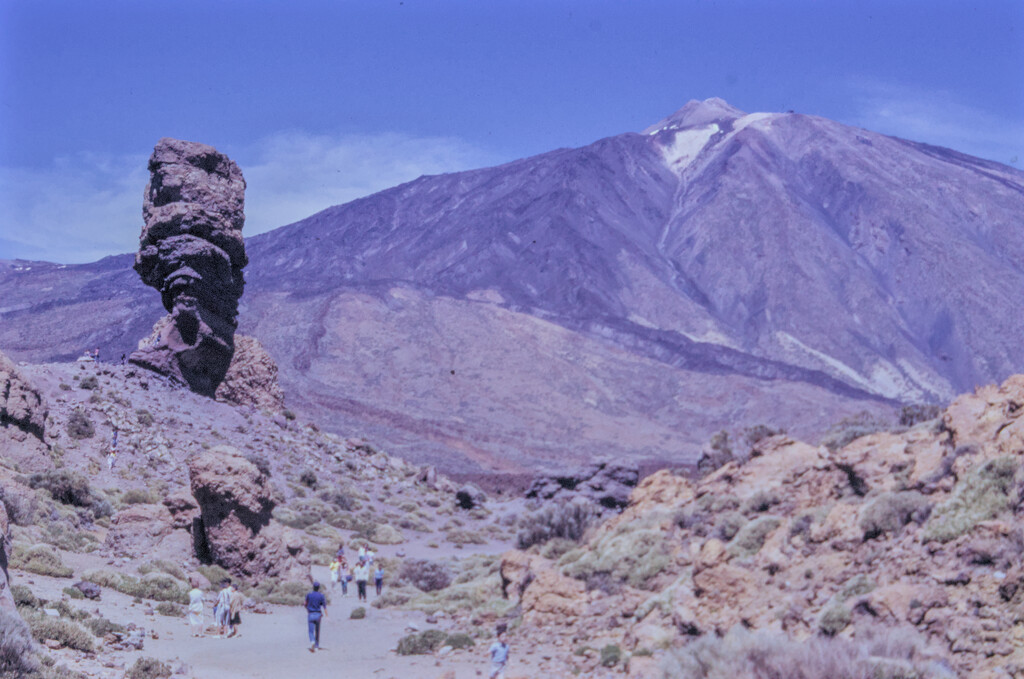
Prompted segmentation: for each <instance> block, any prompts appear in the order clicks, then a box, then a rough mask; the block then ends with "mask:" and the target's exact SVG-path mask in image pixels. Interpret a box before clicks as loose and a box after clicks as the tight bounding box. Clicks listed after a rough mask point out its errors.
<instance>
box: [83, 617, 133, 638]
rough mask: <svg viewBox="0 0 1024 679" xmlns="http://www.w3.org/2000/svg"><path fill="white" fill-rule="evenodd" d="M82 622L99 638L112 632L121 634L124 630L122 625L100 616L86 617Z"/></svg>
mask: <svg viewBox="0 0 1024 679" xmlns="http://www.w3.org/2000/svg"><path fill="white" fill-rule="evenodd" d="M82 624H83V625H84V626H85V627H87V628H88V629H89V631H90V632H92V633H93V635H94V636H96V637H99V638H101V639H102V638H103V637H105V636H106V635H107V634H110V633H112V632H117V633H118V634H123V633H124V631H125V627H124V625H119V624H117V623H116V622H113V621H111V620H107V619H106V618H104V617H102V616H99V617H95V618H87V619H86V620H83V621H82Z"/></svg>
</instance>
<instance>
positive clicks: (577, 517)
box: [516, 498, 601, 549]
mask: <svg viewBox="0 0 1024 679" xmlns="http://www.w3.org/2000/svg"><path fill="white" fill-rule="evenodd" d="M600 515H601V512H600V510H598V508H597V507H596V506H595V505H594V503H593V502H590V501H589V500H586V499H584V498H573V499H572V500H571V501H569V502H553V503H549V504H546V505H544V506H543V507H541V508H540V509H538V510H537V511H534V512H530V513H528V514H526V515H525V516H523V518H522V519H521V520H520V524H519V526H520V527H519V532H518V533H517V534H516V546H517V547H519V549H528V548H529V547H532V546H533V545H539V544H544V543H546V542H548V541H549V540H553V539H555V538H561V539H563V540H571V541H573V542H579V541H580V540H581V539H583V534H584V533H586V531H587V528H589V527H590V526H591V525H593V524H594V523H595V522H596V521H597V520H598V519H599V518H600Z"/></svg>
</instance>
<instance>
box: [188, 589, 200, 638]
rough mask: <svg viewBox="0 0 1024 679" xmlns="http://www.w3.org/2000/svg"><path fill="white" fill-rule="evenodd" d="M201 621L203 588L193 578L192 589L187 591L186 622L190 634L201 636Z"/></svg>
mask: <svg viewBox="0 0 1024 679" xmlns="http://www.w3.org/2000/svg"><path fill="white" fill-rule="evenodd" d="M203 622H204V621H203V590H201V589H199V586H198V585H197V584H196V581H195V580H193V582H192V589H190V590H189V592H188V624H189V627H191V628H192V636H194V637H201V636H203Z"/></svg>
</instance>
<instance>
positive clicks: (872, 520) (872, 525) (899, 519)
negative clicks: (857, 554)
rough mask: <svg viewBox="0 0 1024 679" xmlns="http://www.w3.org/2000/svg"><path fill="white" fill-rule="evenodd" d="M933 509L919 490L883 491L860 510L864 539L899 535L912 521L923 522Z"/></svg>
mask: <svg viewBox="0 0 1024 679" xmlns="http://www.w3.org/2000/svg"><path fill="white" fill-rule="evenodd" d="M930 511H931V503H930V502H928V499H927V498H926V497H925V496H924V495H922V494H921V493H918V492H917V491H901V492H896V493H881V494H880V495H878V496H877V497H875V498H874V499H872V500H871V501H870V502H868V503H867V504H866V505H865V506H864V508H863V509H861V512H860V528H861V530H863V531H864V539H865V540H869V539H872V538H876V537H879V536H882V535H899V533H900V531H902V530H903V527H904V526H906V525H907V524H908V523H910V522H911V521H916V522H917V523H922V522H923V521H924V520H925V519H926V518H927V517H928V514H929V512H930Z"/></svg>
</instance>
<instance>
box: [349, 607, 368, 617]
mask: <svg viewBox="0 0 1024 679" xmlns="http://www.w3.org/2000/svg"><path fill="white" fill-rule="evenodd" d="M348 617H349V618H350V619H352V620H362V619H363V618H365V617H366V609H365V608H363V607H362V606H357V607H355V608H353V609H352V612H351V613H349V614H348Z"/></svg>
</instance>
